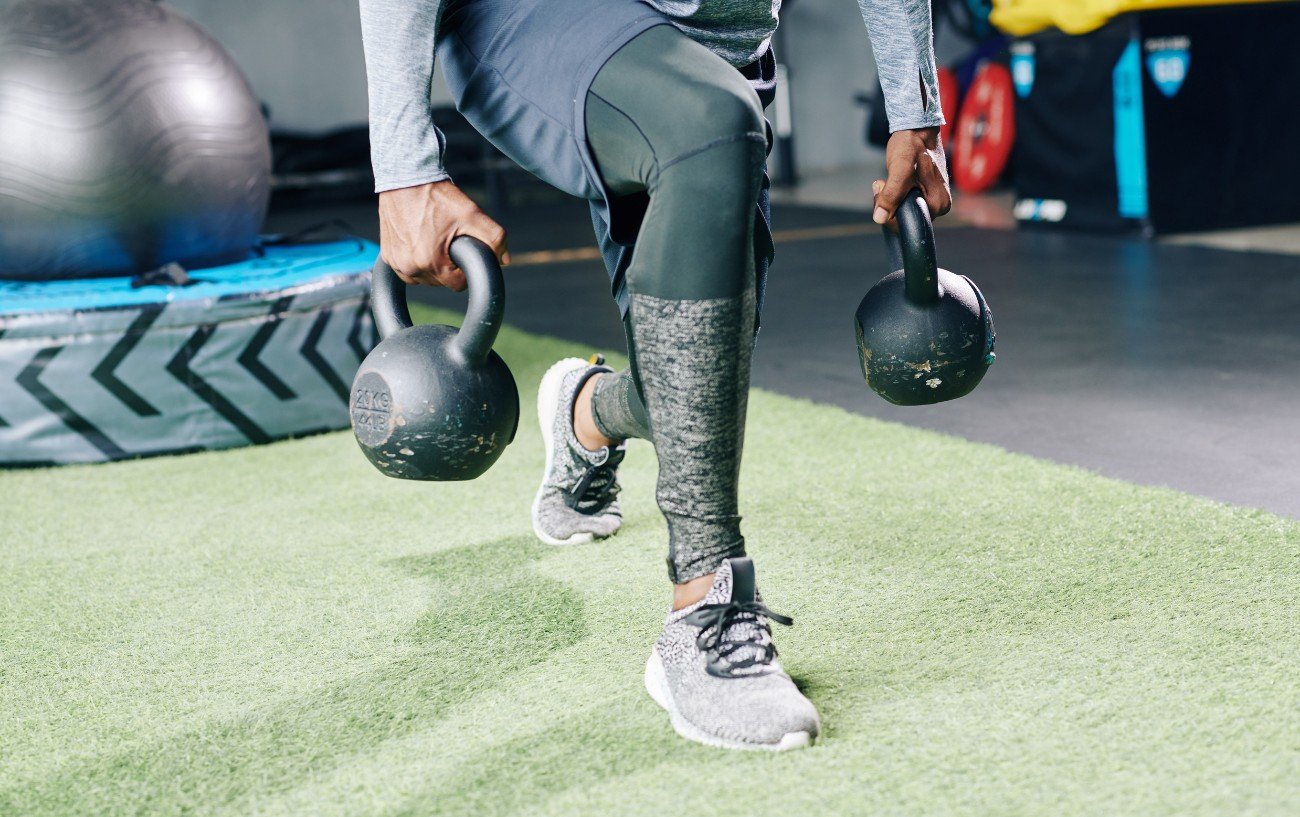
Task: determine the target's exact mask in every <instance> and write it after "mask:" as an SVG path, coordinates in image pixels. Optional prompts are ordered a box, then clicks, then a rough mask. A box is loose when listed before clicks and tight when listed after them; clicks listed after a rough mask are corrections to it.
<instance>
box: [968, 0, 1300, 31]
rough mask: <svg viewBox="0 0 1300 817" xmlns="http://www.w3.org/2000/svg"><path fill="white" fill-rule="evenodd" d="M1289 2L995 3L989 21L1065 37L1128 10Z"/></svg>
mask: <svg viewBox="0 0 1300 817" xmlns="http://www.w3.org/2000/svg"><path fill="white" fill-rule="evenodd" d="M1285 1H1286V0H993V13H992V14H990V15H989V21H990V22H992V23H993V25H995V26H997V27H998V28H999V29H1001V30H1002V31H1004V32H1006V33H1007V34H1011V35H1014V36H1017V37H1023V36H1025V35H1026V34H1033V33H1034V32H1035V31H1042V30H1043V29H1045V28H1051V27H1052V26H1055V27H1057V28H1059V29H1060V30H1062V31H1064V32H1065V33H1066V34H1086V33H1087V32H1089V31H1092V30H1093V29H1095V28H1100V27H1101V26H1103V25H1104V24H1105V23H1106V22H1107V21H1108V20H1110V18H1112V17H1114V16H1115V15H1117V14H1123V13H1124V12H1126V11H1145V10H1147V9H1159V8H1184V7H1189V6H1226V5H1239V4H1243V3H1259V2H1285Z"/></svg>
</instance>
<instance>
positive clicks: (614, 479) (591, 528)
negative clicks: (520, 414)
mask: <svg viewBox="0 0 1300 817" xmlns="http://www.w3.org/2000/svg"><path fill="white" fill-rule="evenodd" d="M609 371H612V370H611V369H609V368H607V367H605V366H601V365H598V364H597V365H593V364H591V363H588V362H587V361H585V360H581V359H579V358H576V357H570V358H565V359H564V360H561V361H560V362H559V363H556V364H555V365H554V366H552V367H551V368H550V370H548V371H547V372H546V374H545V376H543V377H542V385H541V386H540V387H539V388H538V390H537V419H538V422H540V423H541V424H542V439H543V440H544V441H545V444H546V470H545V471H543V472H542V485H541V487H540V488H538V489H537V497H536V498H535V499H534V500H533V531H534V532H536V533H537V536H538V538H539V539H541V540H542V541H543V542H545V543H547V544H548V545H578V544H583V543H585V542H590V541H592V540H593V539H603V538H605V537H606V536H612V535H614V533H616V532H617V531H618V529H619V526H620V525H622V524H623V514H622V511H620V510H619V506H618V491H619V487H618V475H617V469H618V464H619V463H620V462H622V461H623V454H624V453H625V451H626V447H625V446H623V445H620V446H618V447H617V448H610V447H608V446H606V447H605V448H602V449H601V450H599V451H588V450H587V449H586V448H583V447H582V444H581V443H579V442H578V438H577V437H576V436H574V433H573V401H574V399H575V398H576V397H577V396H578V390H579V389H581V388H582V384H583V383H585V382H586V381H587V378H588V377H590V376H591V375H593V374H595V373H597V372H609Z"/></svg>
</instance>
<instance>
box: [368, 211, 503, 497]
mask: <svg viewBox="0 0 1300 817" xmlns="http://www.w3.org/2000/svg"><path fill="white" fill-rule="evenodd" d="M450 252H451V260H452V261H453V262H454V263H455V264H456V266H458V267H460V268H461V269H462V270H464V272H465V278H466V280H467V281H468V283H469V307H468V309H467V310H466V312H465V321H464V325H463V326H462V327H461V329H459V330H457V329H456V328H455V327H452V326H445V325H441V324H425V325H421V326H413V325H412V321H411V313H410V311H409V310H408V309H407V304H406V285H405V284H403V283H402V281H401V279H399V278H398V277H397V274H396V273H395V272H393V270H392V268H391V267H389V266H388V265H387V264H385V263H384V262H383V260H382V259H380V260H379V261H377V262H376V263H375V268H374V271H373V273H372V277H371V302H372V308H373V310H374V317H375V325H376V326H377V327H378V329H379V336H380V338H381V339H382V340H381V341H380V343H379V345H378V346H376V347H375V348H374V349H373V350H372V351H371V352H370V354H369V355H367V356H366V359H365V361H364V362H363V363H362V364H361V368H360V369H359V370H358V371H357V376H356V379H355V380H353V382H352V398H351V402H350V404H349V405H350V406H351V409H350V414H351V419H352V430H353V432H354V433H355V434H356V438H357V442H358V443H359V444H360V445H361V450H362V451H363V452H365V455H366V457H367V458H368V459H369V460H370V462H371V463H372V464H373V465H374V466H375V467H376V468H378V469H379V470H380V472H381V473H384V474H387V475H388V476H390V477H398V478H400V479H420V480H437V481H451V480H467V479H474V478H475V477H477V476H479V475H481V474H483V473H484V472H485V471H487V470H488V468H491V467H492V464H493V463H494V462H496V461H497V459H498V458H499V457H500V456H501V454H502V452H504V451H505V449H506V446H507V445H509V444H510V443H511V442H513V441H514V438H515V431H516V430H517V429H518V427H519V390H518V388H517V387H516V386H515V379H514V376H513V375H511V373H510V369H509V367H507V366H506V363H505V361H504V360H502V359H501V357H500V356H499V355H497V353H496V352H494V351H492V343H493V341H495V340H496V337H497V332H498V330H500V328H501V319H502V317H503V315H504V314H505V305H506V291H505V279H504V278H503V277H502V275H501V267H500V266H499V265H498V264H497V258H496V255H495V254H494V253H493V252H492V250H491V249H490V248H489V247H488V246H487V245H486V244H484V243H483V242H481V241H479V240H478V239H475V238H471V237H469V236H461V237H460V238H457V239H456V240H455V241H453V242H452V243H451V250H450Z"/></svg>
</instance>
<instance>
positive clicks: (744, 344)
mask: <svg viewBox="0 0 1300 817" xmlns="http://www.w3.org/2000/svg"><path fill="white" fill-rule="evenodd" d="M586 129H587V141H588V144H589V145H590V148H591V151H592V156H593V157H594V159H595V162H596V166H597V169H598V170H599V171H600V174H601V179H602V181H603V183H604V184H605V186H606V188H607V190H608V191H609V192H610V194H611V195H612V196H613V197H615V198H616V199H618V198H622V197H627V199H628V202H635V201H642V202H644V203H643V204H642V205H641V206H640V207H637V206H634V205H630V204H629V205H628V206H624V207H620V206H618V204H619V202H617V201H615V202H612V203H613V204H615V206H614V207H613V211H614V212H615V213H619V212H624V213H626V212H634V213H637V214H638V215H639V216H640V219H639V223H638V224H637V227H636V232H635V235H636V241H635V249H634V251H633V254H632V259H631V263H630V265H629V266H628V268H627V272H626V280H627V289H628V312H627V316H626V319H625V320H626V324H627V332H628V350H629V353H630V355H631V357H632V361H633V362H632V367H631V368H630V369H629V370H628V371H625V372H620V373H618V374H616V375H612V376H608V377H606V378H603V379H602V381H601V382H600V384H599V387H598V389H597V393H596V397H595V400H594V404H593V408H594V410H595V411H594V413H595V416H596V419H597V422H598V424H599V425H600V428H601V430H602V431H603V432H604V433H605V434H606V435H607V436H609V437H613V438H616V439H617V438H626V437H647V436H648V437H649V438H650V439H652V441H653V442H654V445H655V450H656V452H657V453H658V456H659V484H658V489H657V491H656V496H657V498H658V502H659V507H660V509H661V510H662V511H663V513H664V516H665V517H666V518H667V520H668V527H669V574H670V576H671V577H672V578H673V580H674V581H677V582H685V581H689V580H690V579H693V578H696V577H697V576H701V575H705V574H707V573H711V572H713V571H714V570H715V569H716V568H717V567H718V565H719V564H721V562H722V560H723V559H726V558H728V557H731V556H737V555H741V554H743V553H744V538H743V537H742V536H741V533H740V516H739V514H738V512H737V501H736V490H737V479H738V476H739V469H740V454H741V448H742V442H743V436H744V419H745V405H746V400H745V398H746V395H747V394H748V390H749V366H750V358H751V356H752V351H753V334H754V324H755V312H756V304H755V257H754V256H755V253H754V219H755V213H756V207H755V202H756V201H757V200H758V196H759V191H760V187H761V184H762V179H763V163H764V160H765V155H766V135H765V122H764V120H763V113H762V107H761V105H760V104H759V100H758V97H757V95H756V94H755V92H754V90H753V88H752V87H751V86H750V84H749V83H748V82H747V81H746V80H745V79H744V78H743V77H742V76H741V75H740V74H739V73H737V72H736V70H735V69H733V68H732V67H731V66H730V65H728V64H727V63H726V62H724V61H723V60H722V59H720V58H719V57H717V56H716V55H714V54H713V53H712V52H711V51H709V50H708V49H706V48H704V47H703V46H701V45H699V44H698V43H696V42H694V41H692V40H690V39H689V38H687V37H686V36H685V35H683V34H681V33H680V32H678V31H677V30H676V29H675V28H672V27H669V26H659V27H656V28H652V29H650V30H649V31H646V32H643V33H641V34H639V35H638V36H637V37H636V38H635V39H633V40H632V41H631V42H629V43H628V44H626V45H625V46H623V48H622V49H620V50H619V51H618V52H617V53H615V54H614V56H613V57H611V58H610V60H609V61H608V62H607V63H606V64H605V66H604V67H603V68H602V69H601V70H600V72H599V73H598V74H597V75H596V79H595V81H594V82H593V83H592V86H591V90H590V92H589V94H588V98H587V100H586ZM613 227H614V229H615V231H616V232H617V230H618V227H619V225H618V224H614V225H613ZM651 429H653V432H652V431H651Z"/></svg>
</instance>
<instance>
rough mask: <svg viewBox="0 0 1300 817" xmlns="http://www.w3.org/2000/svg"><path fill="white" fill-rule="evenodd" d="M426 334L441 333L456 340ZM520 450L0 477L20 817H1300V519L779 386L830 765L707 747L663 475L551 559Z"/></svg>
mask: <svg viewBox="0 0 1300 817" xmlns="http://www.w3.org/2000/svg"><path fill="white" fill-rule="evenodd" d="M425 317H426V318H427V317H428V315H427V314H426V315H425ZM498 349H499V350H500V351H501V352H502V354H503V356H504V357H505V358H506V359H507V361H509V363H510V364H511V366H512V367H513V369H514V371H515V374H516V377H517V378H518V380H519V383H520V385H521V388H522V389H523V392H524V394H523V407H524V422H523V423H522V424H521V429H520V433H519V437H518V439H517V440H516V442H515V444H514V445H513V446H512V447H511V448H510V450H509V451H508V452H507V453H506V455H505V457H504V458H503V459H502V461H501V462H500V463H498V464H497V466H496V467H495V468H494V469H493V470H492V471H491V472H490V473H489V474H488V475H487V476H486V477H484V478H482V479H480V480H478V481H476V482H473V483H467V484H443V485H434V484H418V483H403V482H398V481H395V480H391V479H385V478H383V477H381V476H380V475H379V474H378V473H377V472H375V471H374V470H372V469H371V467H370V465H369V464H368V463H367V462H366V461H365V459H364V458H363V457H362V456H361V454H360V453H359V452H358V451H357V450H356V447H355V443H354V442H353V440H352V438H351V435H350V434H348V433H339V434H330V435H325V436H319V437H314V438H310V439H305V440H298V441H292V442H285V443H280V444H276V445H270V446H265V447H260V448H251V449H243V450H235V451H227V452H218V453H209V454H200V455H191V456H185V457H174V458H160V459H152V460H145V461H138V462H131V463H122V464H117V465H109V466H95V467H77V468H62V469H56V470H46V471H27V472H6V473H0V502H2V503H3V518H2V519H0V558H2V559H3V562H2V564H3V570H2V571H0V814H2V815H6V817H7V816H8V815H41V814H67V815H90V814H180V813H203V814H230V815H253V814H257V815H285V814H301V815H333V814H380V815H388V814H437V815H460V814H464V815H494V814H516V813H522V814H555V815H576V814H600V815H604V814H655V815H663V814H682V815H707V814H726V815H737V814H740V815H747V814H753V815H766V814H782V815H803V814H809V815H816V814H870V815H882V814H918V815H921V814H924V815H944V814H988V815H1018V814H1042V815H1054V816H1055V815H1111V814H1133V815H1158V814H1218V815H1221V814H1232V815H1244V814H1290V815H1294V814H1297V813H1300V615H1298V614H1297V609H1298V607H1297V589H1298V588H1300V526H1297V525H1296V524H1295V523H1292V522H1287V521H1284V520H1281V519H1279V518H1276V517H1274V516H1270V515H1268V514H1265V513H1262V512H1257V511H1250V510H1242V509H1237V508H1231V507H1226V506H1223V505H1219V504H1215V503H1213V502H1209V501H1206V500H1203V499H1198V498H1194V497H1190V496H1185V495H1182V494H1178V493H1175V492H1172V491H1168V490H1160V489H1155V488H1147V487H1137V486H1133V485H1128V484H1125V483H1121V482H1117V481H1114V480H1108V479H1102V478H1100V477H1097V476H1095V475H1091V474H1088V473H1085V472H1083V471H1080V470H1077V469H1072V468H1067V467H1062V466H1059V465H1054V464H1050V463H1046V462H1041V461H1038V460H1035V459H1031V458H1028V457H1024V456H1017V455H1012V454H1008V453H1006V452H1004V451H1001V450H998V449H995V448H992V447H989V446H983V445H976V444H972V443H969V442H965V441H961V440H957V439H952V438H948V437H944V436H941V435H938V434H933V433H929V432H925V431H919V430H915V429H911V428H906V427H902V426H898V425H891V424H887V423H882V422H876V421H872V420H869V419H864V418H862V417H858V416H853V415H850V414H848V413H845V412H843V411H840V410H838V409H834V408H829V407H824V406H818V405H814V404H811V403H807V402H802V401H798V400H793V399H789V398H785V397H779V396H775V395H772V394H766V393H755V394H754V396H753V399H752V400H751V404H750V405H751V412H750V430H749V435H748V446H747V450H746V459H745V477H744V487H743V508H742V510H743V511H744V513H745V514H746V516H747V520H748V521H747V532H748V537H749V542H750V551H751V553H752V554H753V555H754V556H755V557H756V560H757V562H758V565H759V577H760V580H761V582H762V587H763V592H764V595H765V597H766V600H767V602H768V603H769V604H770V605H771V606H772V607H773V608H774V609H776V610H778V611H781V612H786V613H789V614H791V615H793V616H794V617H795V619H796V625H795V626H794V627H793V628H792V629H790V630H781V631H780V632H778V633H777V639H778V643H779V644H780V646H781V648H782V655H783V658H784V661H785V664H786V667H787V668H788V669H789V671H790V672H791V673H792V674H793V675H794V676H795V678H796V679H797V680H798V682H799V683H800V684H801V686H802V687H803V688H804V690H805V691H806V692H807V694H808V695H809V696H811V698H812V699H813V701H814V702H816V704H817V706H818V707H819V708H820V709H821V713H822V717H823V722H824V729H825V731H824V735H823V739H822V741H821V743H820V744H819V745H818V746H816V747H814V748H812V749H810V750H807V751H800V752H792V753H786V754H781V755H767V754H748V753H729V752H723V751H719V750H715V749H709V748H705V747H701V746H697V745H694V744H689V743H686V742H684V741H682V740H680V739H679V738H677V737H676V736H675V735H674V734H673V732H672V731H671V729H670V728H669V726H668V722H667V719H666V717H665V716H664V714H663V713H662V712H661V711H660V710H659V709H658V708H657V707H656V706H655V705H654V704H653V703H652V702H651V701H650V699H649V697H648V696H647V695H646V694H645V692H644V691H643V690H642V688H641V670H642V666H643V662H644V660H645V657H646V655H647V651H648V650H649V647H650V644H651V642H652V641H653V639H654V637H655V636H656V634H657V632H658V628H659V625H660V622H661V618H662V615H663V613H664V611H665V609H666V602H667V592H666V591H667V586H666V578H665V570H664V562H663V557H664V550H665V533H664V526H663V522H662V520H661V519H660V518H659V516H658V514H657V512H656V510H655V506H654V502H653V482H654V474H655V465H654V458H653V452H652V450H651V449H650V448H649V446H648V445H645V444H643V443H634V444H633V445H632V450H631V452H630V454H629V456H628V458H627V461H626V464H625V466H624V468H623V479H624V483H625V486H626V492H625V501H624V507H625V511H626V513H627V521H626V525H625V527H624V529H623V532H622V533H620V534H619V535H618V537H616V538H615V539H612V540H609V541H606V542H601V543H596V544H592V545H586V546H580V547H574V548H567V549H564V548H552V547H548V546H545V545H542V544H540V543H538V542H537V541H535V540H534V538H533V536H532V533H531V530H530V526H529V518H528V511H529V503H530V501H531V499H532V494H533V490H534V488H535V487H536V479H537V477H538V474H539V472H540V470H541V465H542V451H541V447H540V437H539V434H538V432H537V429H536V426H535V423H534V422H533V420H532V416H533V414H532V400H533V394H532V389H533V388H534V387H535V384H536V383H537V381H538V380H539V378H540V376H541V374H542V372H543V371H544V370H545V368H546V367H547V366H548V365H549V364H550V363H552V362H553V361H554V360H555V359H556V358H558V357H560V356H563V355H567V354H572V353H574V352H580V353H584V352H585V351H586V350H577V349H574V347H573V346H572V345H569V344H565V343H561V342H558V341H553V340H549V339H543V338H537V337H533V336H527V335H524V334H522V333H519V332H514V331H510V330H507V331H505V332H504V333H503V336H502V339H501V341H500V343H499V344H498Z"/></svg>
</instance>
